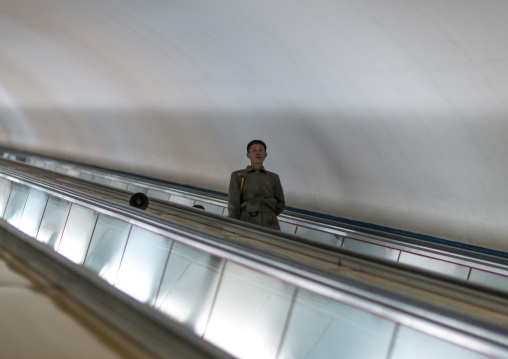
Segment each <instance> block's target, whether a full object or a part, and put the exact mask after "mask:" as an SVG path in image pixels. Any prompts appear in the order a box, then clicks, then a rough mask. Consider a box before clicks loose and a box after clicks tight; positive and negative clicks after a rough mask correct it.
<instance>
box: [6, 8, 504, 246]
mask: <svg viewBox="0 0 508 359" xmlns="http://www.w3.org/2000/svg"><path fill="white" fill-rule="evenodd" d="M506 18H508V2H506V1H502V0H497V1H496V0H481V1H480V0H461V1H458V0H453V1H452V0H439V1H438V0H423V1H422V0H419V1H416V0H414V1H411V0H407V1H398V0H385V1H379V0H364V1H361V0H352V1H340V0H312V1H305V0H257V1H252V0H234V1H233V0H230V1H228V0H216V1H210V0H150V1H128V0H123V1H121V0H116V1H115V0H79V1H78V0H15V1H14V0H0V144H3V145H8V146H13V147H18V148H22V149H27V150H30V151H36V152H41V153H46V154H52V155H57V156H60V157H65V158H69V159H74V160H78V161H84V162H89V163H93V164H96V165H102V166H107V167H113V168H117V169H121V170H126V171H131V172H137V173H141V174H144V175H147V176H154V177H159V178H163V179H167V180H171V181H176V182H180V183H185V184H189V185H194V186H199V187H205V188H209V189H213V190H217V191H222V192H226V191H227V185H228V183H227V182H228V180H229V173H230V172H231V171H233V170H235V169H238V168H240V167H243V166H245V165H246V164H247V160H246V158H245V145H246V143H247V142H248V141H249V140H251V139H254V138H260V139H263V140H265V141H266V142H267V144H268V154H269V155H268V159H267V161H266V163H265V164H266V167H267V169H269V170H273V171H275V172H278V173H279V174H280V176H281V179H282V181H283V185H284V189H285V192H286V196H287V203H288V205H290V206H293V207H298V208H304V209H307V210H312V211H317V212H322V213H326V214H331V215H335V216H339V217H346V218H350V219H356V220H361V221H365V222H370V223H376V224H380V225H384V226H389V227H394V228H400V229H404V230H409V231H414V232H418V233H423V234H428V235H432V236H438V237H442V238H446V239H450V240H456V241H462V242H464V243H470V244H476V245H480V246H484V247H488V248H494V249H500V250H508V241H507V240H506V238H507V235H508V223H507V221H506V220H505V216H506V215H505V214H506V213H507V203H508V189H507V186H506V178H507V177H508V176H507V174H508V156H506V153H508V151H507V149H508V148H507V147H508V141H506V136H507V135H508V107H507V104H508V62H507V61H508V46H506V44H507V43H508V22H506Z"/></svg>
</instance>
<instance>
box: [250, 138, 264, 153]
mask: <svg viewBox="0 0 508 359" xmlns="http://www.w3.org/2000/svg"><path fill="white" fill-rule="evenodd" d="M252 145H263V147H264V148H265V151H266V144H265V143H264V142H263V141H261V140H252V141H250V142H249V144H248V145H247V152H249V151H250V148H251V146H252Z"/></svg>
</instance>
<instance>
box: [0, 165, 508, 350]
mask: <svg viewBox="0 0 508 359" xmlns="http://www.w3.org/2000/svg"><path fill="white" fill-rule="evenodd" d="M89 185H90V184H89ZM90 186H91V185H90ZM103 190H104V191H103ZM97 191H98V187H92V189H91V190H90V192H97ZM99 192H101V195H104V193H106V191H105V189H104V188H103V189H101V190H100V191H99ZM108 193H111V192H108ZM124 195H125V197H126V198H128V193H125V194H124ZM111 196H112V197H111V198H110V199H104V198H100V197H98V196H96V195H91V194H86V193H84V191H76V190H71V189H69V187H65V186H60V185H56V184H51V183H47V182H44V181H40V180H38V179H35V178H33V177H30V176H27V175H26V174H20V173H16V172H15V171H12V170H5V169H4V170H2V172H1V173H0V213H1V216H2V218H3V219H4V220H5V221H6V222H7V223H8V224H9V225H10V226H11V227H12V229H8V230H13V228H16V229H17V230H19V231H21V232H24V233H25V234H26V235H27V236H29V237H31V238H32V239H30V238H28V237H27V239H26V242H27V243H33V244H36V245H37V246H42V247H44V248H46V249H48V250H50V251H54V253H55V254H56V253H58V255H59V256H61V257H63V258H66V259H65V260H64V259H62V261H66V262H68V264H69V265H71V264H72V265H73V266H76V267H79V268H82V270H84V271H86V272H87V273H90V274H92V273H93V275H94V276H96V277H97V278H101V282H103V283H104V284H107V285H109V286H110V287H111V288H115V290H118V291H120V292H122V293H124V294H127V295H128V296H129V297H130V298H133V299H135V300H136V301H137V302H139V303H140V304H142V305H144V306H146V307H147V308H152V309H154V310H156V311H158V313H160V315H161V316H163V317H167V318H170V319H171V320H172V321H176V322H177V323H179V325H180V326H181V327H182V328H185V329H182V330H183V331H185V330H188V331H190V332H192V333H193V334H194V335H195V336H196V337H197V338H201V339H202V340H203V341H204V342H205V343H208V344H212V345H213V346H215V347H217V348H220V349H222V350H224V351H225V352H226V353H229V354H230V355H233V356H234V357H240V358H332V357H347V358H389V359H398V358H431V357H432V358H440V357H442V358H445V357H446V358H448V357H460V358H508V336H507V335H506V333H507V331H506V325H507V324H508V319H507V318H508V310H507V308H508V306H507V305H506V304H508V303H507V301H508V299H507V298H506V294H505V293H504V292H502V291H499V290H495V289H491V288H489V287H488V286H480V285H477V284H475V283H468V282H466V281H464V280H461V279H457V278H453V277H448V276H442V275H433V274H431V273H429V272H424V271H421V270H419V269H415V268H412V267H409V266H405V265H403V264H398V263H394V262H390V261H388V260H386V259H381V258H375V257H370V256H367V255H364V254H359V253H355V252H353V251H348V250H346V249H343V248H338V247H337V248H334V247H333V246H329V245H324V244H322V245H321V246H311V245H310V244H309V241H306V240H302V239H300V238H298V237H297V236H294V235H291V234H287V233H286V234H284V233H283V234H277V233H274V232H273V231H270V230H264V229H257V228H251V227H253V226H249V225H247V224H242V223H236V221H231V220H229V221H228V220H227V219H226V222H220V221H219V220H221V219H220V218H219V216H216V215H215V214H213V213H203V212H200V211H199V210H194V209H192V208H185V207H184V206H181V205H175V204H173V205H172V206H169V207H167V206H166V207H164V206H165V204H164V203H159V204H158V205H159V207H157V206H155V207H157V208H158V209H157V210H158V211H160V212H164V211H167V212H165V213H170V212H171V213H170V214H171V216H169V217H168V218H164V216H163V215H160V214H159V215H158V214H153V213H150V212H148V211H141V210H139V209H135V208H132V207H128V206H127V205H126V204H121V203H120V202H121V201H118V198H116V200H115V198H114V195H113V194H111ZM124 199H125V198H124ZM152 199H153V197H152ZM117 202H118V203H117ZM156 204H157V202H156ZM177 212H178V213H180V217H182V218H184V219H186V220H189V218H192V217H196V218H198V219H199V218H201V219H202V220H203V219H204V218H207V219H206V220H205V222H206V221H208V222H209V223H210V227H211V228H212V229H209V228H208V229H207V228H201V227H200V226H193V225H189V223H188V222H185V221H184V222H179V221H175V220H174V213H177ZM181 212H186V213H187V214H182V213H181ZM172 218H173V219H172ZM218 221H219V222H218ZM214 228H215V229H218V228H220V233H219V232H216V233H215V232H214ZM224 228H226V229H229V231H230V232H231V233H235V234H234V235H233V236H231V237H228V236H223V235H222V233H223V232H224V230H225V229H224ZM241 233H251V237H256V238H257V239H256V242H260V243H263V244H264V245H268V244H269V243H270V241H271V240H273V242H274V243H276V244H275V245H273V246H276V247H277V249H278V250H273V246H272V247H266V246H265V247H259V246H256V245H255V244H253V243H252V242H251V241H248V239H239V238H233V237H241ZM253 233H257V234H256V235H254V234H253ZM262 238H264V239H262ZM290 247H291V248H290ZM270 248H271V249H270ZM285 250H291V251H292V252H293V254H287V252H286V251H285ZM295 253H296V254H295ZM304 259H305V260H304ZM71 287H72V285H71Z"/></svg>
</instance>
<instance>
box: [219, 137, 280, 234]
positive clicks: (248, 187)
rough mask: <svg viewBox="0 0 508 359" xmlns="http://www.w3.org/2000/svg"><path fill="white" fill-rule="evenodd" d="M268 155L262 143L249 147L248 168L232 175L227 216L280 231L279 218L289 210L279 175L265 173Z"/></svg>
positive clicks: (253, 142)
mask: <svg viewBox="0 0 508 359" xmlns="http://www.w3.org/2000/svg"><path fill="white" fill-rule="evenodd" d="M266 156H267V153H266V145H265V143H264V142H263V141H260V140H253V141H251V142H249V144H248V145H247V158H248V159H249V160H250V165H249V166H247V168H245V169H242V170H238V171H234V172H233V173H232V174H231V180H230V182H229V192H228V217H231V218H236V219H239V220H242V221H245V222H249V223H253V224H257V225H260V226H264V227H268V228H273V229H278V230H280V226H279V221H278V220H277V216H278V215H279V214H281V213H282V211H283V210H284V208H285V207H286V204H285V201H284V192H283V190H282V185H281V184H280V179H279V176H278V175H277V174H275V173H273V172H269V171H267V170H265V168H264V167H263V162H264V160H265V158H266Z"/></svg>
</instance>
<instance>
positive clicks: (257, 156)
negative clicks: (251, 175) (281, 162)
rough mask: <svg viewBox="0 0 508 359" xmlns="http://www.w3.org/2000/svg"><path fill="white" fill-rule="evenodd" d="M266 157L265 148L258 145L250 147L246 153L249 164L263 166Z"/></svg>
mask: <svg viewBox="0 0 508 359" xmlns="http://www.w3.org/2000/svg"><path fill="white" fill-rule="evenodd" d="M266 155H267V154H266V151H265V148H264V147H263V145H261V144H259V143H255V144H253V145H252V146H250V149H249V152H247V158H248V159H249V160H250V163H251V164H263V161H264V160H265V158H266Z"/></svg>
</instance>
